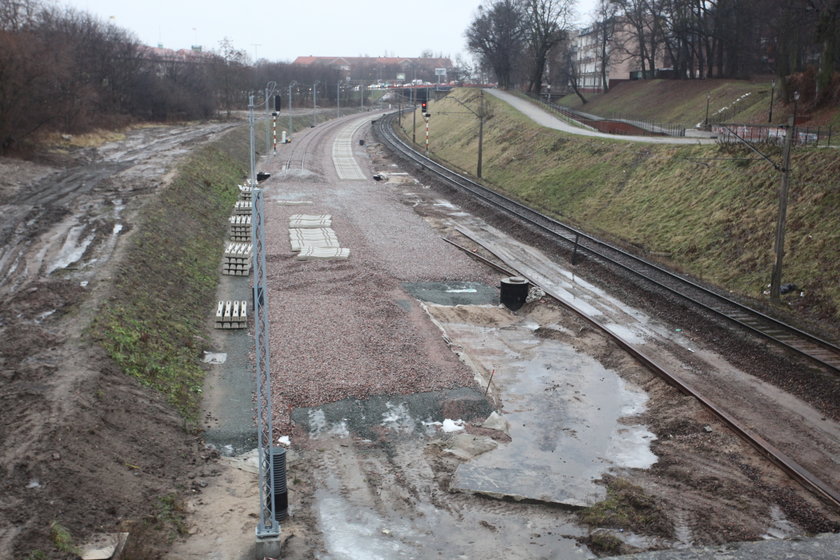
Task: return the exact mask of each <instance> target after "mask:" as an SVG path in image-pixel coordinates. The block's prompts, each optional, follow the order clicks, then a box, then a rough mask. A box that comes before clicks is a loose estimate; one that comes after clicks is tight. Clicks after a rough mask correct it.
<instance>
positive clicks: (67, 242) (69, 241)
mask: <svg viewBox="0 0 840 560" xmlns="http://www.w3.org/2000/svg"><path fill="white" fill-rule="evenodd" d="M84 230H85V226H75V227H72V228H70V231H68V232H67V237H65V238H64V243H63V244H62V246H61V249H60V250H59V253H58V255H57V256H56V257H55V259H53V261H52V263H50V265H49V266H48V267H47V274H52V273H53V272H54V271H56V270H58V269H60V268H67V267H68V266H70V265H71V264H73V263H75V262H76V261H78V260H79V259H81V258H82V255H84V254H85V251H86V250H87V248H88V246H90V244H91V243H93V240H94V237H95V235H94V233H95V230H94V231H92V232H91V233H90V235H88V236H87V237H86V238H84V239H80V237H81V235H82V232H84Z"/></svg>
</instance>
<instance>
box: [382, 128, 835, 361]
mask: <svg viewBox="0 0 840 560" xmlns="http://www.w3.org/2000/svg"><path fill="white" fill-rule="evenodd" d="M395 116H396V113H392V114H389V115H386V116H385V117H382V118H380V119H379V120H378V121H377V123H376V127H377V131H378V132H379V133H380V135H381V137H382V138H383V140H384V141H385V142H386V143H387V144H388V145H389V147H390V148H391V149H393V150H395V151H397V152H398V153H400V154H401V155H402V156H403V157H406V158H408V159H410V160H412V161H414V162H415V163H418V164H420V165H422V166H423V167H424V168H425V169H426V170H427V171H429V172H431V173H432V174H434V175H436V176H437V177H439V178H442V179H444V180H445V181H446V182H447V183H449V184H450V185H453V186H455V187H456V188H460V189H462V190H466V191H468V192H470V193H472V194H473V195H475V196H477V197H479V198H480V199H482V200H483V201H485V202H487V203H489V204H490V205H492V206H493V207H494V208H497V209H501V210H503V211H505V212H507V213H508V214H511V215H513V216H515V217H516V218H517V219H520V220H523V221H525V222H527V223H528V224H530V225H532V226H534V227H536V228H538V229H539V230H540V231H543V232H545V233H547V234H549V235H550V236H552V237H554V238H555V239H560V240H562V241H564V242H566V243H568V244H571V245H572V247H573V248H574V249H575V250H576V251H584V252H586V253H587V254H589V255H590V256H592V257H593V258H595V259H597V260H598V261H600V262H605V263H608V264H610V265H612V266H616V267H618V268H620V269H622V270H625V271H627V272H629V273H631V274H632V275H634V276H636V277H638V278H640V279H642V280H644V281H645V282H646V283H648V284H652V285H654V286H657V287H659V288H661V289H663V290H665V291H667V292H668V293H670V294H673V295H674V296H676V297H679V298H681V299H683V300H685V301H687V302H688V303H689V304H691V305H695V306H699V307H701V308H702V309H704V310H706V311H709V312H711V313H712V314H714V315H715V316H717V317H720V318H722V319H725V320H726V321H728V322H730V323H732V324H734V325H736V326H738V327H740V328H743V329H746V330H747V331H749V332H752V333H753V334H757V335H759V336H761V337H764V338H766V339H768V340H771V341H773V342H775V343H776V344H778V345H780V346H782V347H784V348H786V349H788V350H791V351H793V352H796V353H798V354H800V355H802V356H805V357H807V358H809V359H811V360H813V361H814V362H816V363H818V364H819V365H821V366H823V367H826V368H828V369H830V370H831V371H833V372H835V373H838V372H840V347H838V346H836V345H834V344H832V343H831V342H828V341H826V340H824V339H822V338H819V337H817V336H815V335H813V334H811V333H807V332H805V331H803V330H801V329H799V328H797V327H794V326H792V325H789V324H787V323H784V322H782V321H780V320H778V319H775V318H773V317H770V316H768V315H766V314H764V313H762V312H760V311H757V310H755V309H752V308H750V307H747V306H745V305H743V304H741V303H738V302H737V301H735V300H733V299H731V298H729V297H727V296H724V295H722V294H720V293H717V292H715V291H713V290H711V289H709V288H706V287H704V286H701V285H700V284H698V283H696V282H694V281H692V280H690V279H688V278H685V277H683V276H681V275H679V274H676V273H674V272H671V271H669V270H667V269H665V268H663V267H661V266H659V265H656V264H654V263H651V262H649V261H647V260H645V259H643V258H642V257H639V256H637V255H634V254H633V253H630V252H628V251H625V250H623V249H621V248H619V247H616V246H615V245H612V244H610V243H607V242H605V241H602V240H600V239H597V238H595V237H593V236H591V235H589V234H587V233H584V232H583V231H580V230H578V229H576V228H574V227H572V226H569V225H567V224H564V223H562V222H559V221H557V220H555V219H554V218H551V217H549V216H546V215H544V214H541V213H539V212H537V211H535V210H533V209H531V208H529V207H527V206H525V205H523V204H521V203H519V202H517V201H515V200H513V199H511V198H510V197H507V196H505V195H503V194H500V193H498V192H496V191H493V190H492V189H489V188H487V187H485V186H484V185H481V184H480V183H477V182H476V181H474V180H473V179H471V178H469V177H466V176H464V175H462V174H459V173H457V172H455V171H452V170H451V169H448V168H446V167H444V166H443V165H441V164H439V163H437V162H436V161H434V160H432V159H430V158H428V157H426V156H424V155H423V154H420V153H419V152H417V151H416V150H414V149H413V148H412V147H411V146H410V145H409V144H408V143H407V142H405V141H403V140H402V139H401V138H400V137H399V136H398V135H397V134H396V133H395V132H394V130H393V124H392V123H393V120H394V118H395Z"/></svg>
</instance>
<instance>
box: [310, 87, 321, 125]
mask: <svg viewBox="0 0 840 560" xmlns="http://www.w3.org/2000/svg"><path fill="white" fill-rule="evenodd" d="M320 83H321V82H320V81H319V80H315V83H314V84H312V128H315V110H316V107H318V84H320Z"/></svg>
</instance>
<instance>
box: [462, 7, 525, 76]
mask: <svg viewBox="0 0 840 560" xmlns="http://www.w3.org/2000/svg"><path fill="white" fill-rule="evenodd" d="M523 20H524V17H523V12H522V4H521V2H520V1H518V0H487V2H486V3H485V5H483V6H480V7H479V8H478V13H477V14H476V17H475V19H474V20H473V22H472V23H471V24H470V26H469V28H467V31H466V38H467V45H468V47H469V49H470V50H471V51H472V52H474V53H476V54H478V55H479V56H480V57H481V58H482V59H483V60H484V61H486V63H487V65H488V66H490V67H491V68H492V69H493V73H494V74H495V75H496V80H497V82H498V84H499V87H502V88H509V87H511V86H512V85H513V83H514V76H515V74H514V71H515V67H516V61H517V60H518V59H519V57H520V56H521V53H522V50H523V45H524V39H525V37H524V26H523Z"/></svg>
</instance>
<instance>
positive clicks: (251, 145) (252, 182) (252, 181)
mask: <svg viewBox="0 0 840 560" xmlns="http://www.w3.org/2000/svg"><path fill="white" fill-rule="evenodd" d="M254 122H255V119H254V96H253V95H249V96H248V150H249V151H250V152H251V153H250V156H251V157H250V166H251V167H250V176H249V178H248V186H249V187H251V188H253V187H256V186H257V159H256V158H257V154H256V151H257V142H256V137H255V135H254Z"/></svg>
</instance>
